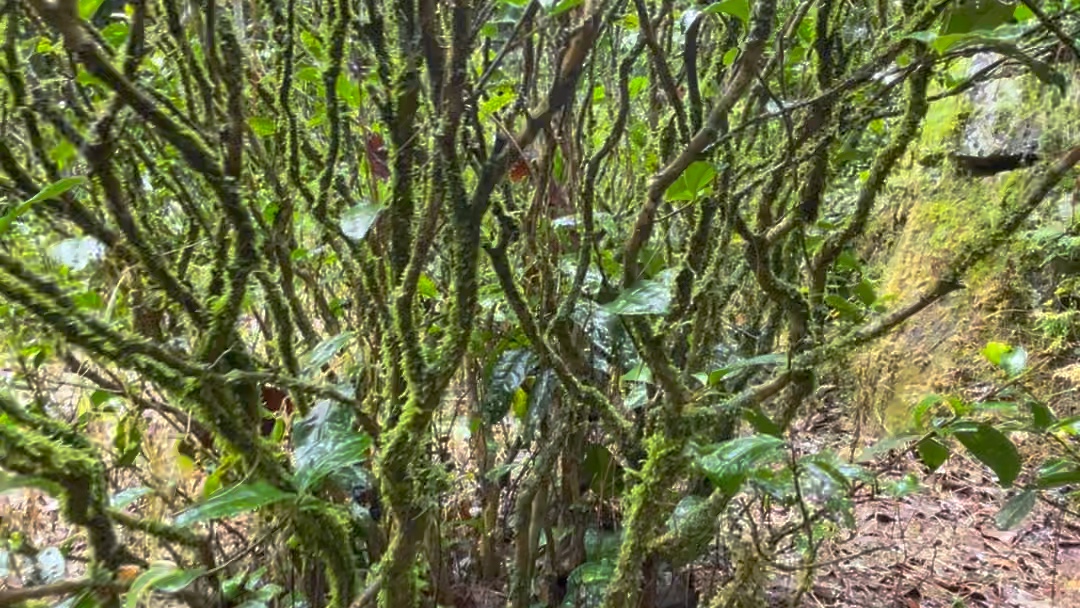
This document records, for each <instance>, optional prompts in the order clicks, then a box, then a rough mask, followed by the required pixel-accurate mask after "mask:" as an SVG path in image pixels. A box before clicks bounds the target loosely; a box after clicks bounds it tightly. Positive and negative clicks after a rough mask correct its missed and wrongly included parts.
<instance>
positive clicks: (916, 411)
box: [911, 395, 945, 429]
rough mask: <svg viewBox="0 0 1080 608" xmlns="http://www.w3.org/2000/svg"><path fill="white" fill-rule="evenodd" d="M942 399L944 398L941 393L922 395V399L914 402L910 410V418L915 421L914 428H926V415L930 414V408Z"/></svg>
mask: <svg viewBox="0 0 1080 608" xmlns="http://www.w3.org/2000/svg"><path fill="white" fill-rule="evenodd" d="M942 401H945V398H944V397H942V396H941V395H927V396H925V397H923V398H922V401H920V402H919V403H918V404H916V405H915V407H914V408H912V410H911V419H912V420H913V421H914V422H915V428H918V429H924V428H926V417H927V415H929V414H930V410H932V409H933V407H934V406H935V405H937V404H939V403H941V402H942Z"/></svg>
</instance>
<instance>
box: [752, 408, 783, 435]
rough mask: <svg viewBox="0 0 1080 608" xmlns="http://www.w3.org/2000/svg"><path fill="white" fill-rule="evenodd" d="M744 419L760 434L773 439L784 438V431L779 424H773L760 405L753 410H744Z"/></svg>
mask: <svg viewBox="0 0 1080 608" xmlns="http://www.w3.org/2000/svg"><path fill="white" fill-rule="evenodd" d="M743 418H745V419H746V421H747V422H749V423H750V426H752V427H754V430H755V431H757V432H759V433H764V434H766V435H771V436H773V437H777V438H780V437H783V436H784V429H782V428H780V425H779V424H776V423H775V422H773V419H772V418H769V415H768V414H766V413H765V411H764V410H762V409H761V406H760V405H755V406H754V407H751V408H746V409H745V410H743Z"/></svg>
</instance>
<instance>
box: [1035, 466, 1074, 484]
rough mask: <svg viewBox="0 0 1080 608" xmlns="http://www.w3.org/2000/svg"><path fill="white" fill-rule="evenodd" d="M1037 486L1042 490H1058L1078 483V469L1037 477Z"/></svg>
mask: <svg viewBox="0 0 1080 608" xmlns="http://www.w3.org/2000/svg"><path fill="white" fill-rule="evenodd" d="M1037 483H1038V486H1039V487H1040V488H1043V489H1048V488H1059V487H1061V486H1068V485H1072V484H1077V483H1080V469H1074V470H1071V471H1068V470H1067V471H1056V472H1053V473H1046V474H1044V475H1040V476H1039V480H1038V482H1037Z"/></svg>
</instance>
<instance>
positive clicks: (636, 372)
mask: <svg viewBox="0 0 1080 608" xmlns="http://www.w3.org/2000/svg"><path fill="white" fill-rule="evenodd" d="M619 380H620V381H622V382H645V383H652V381H653V378H652V370H651V369H649V366H648V365H646V364H645V363H644V362H642V363H638V364H637V365H635V366H634V368H633V369H631V370H630V371H628V372H626V373H625V374H623V375H622V377H621V378H619Z"/></svg>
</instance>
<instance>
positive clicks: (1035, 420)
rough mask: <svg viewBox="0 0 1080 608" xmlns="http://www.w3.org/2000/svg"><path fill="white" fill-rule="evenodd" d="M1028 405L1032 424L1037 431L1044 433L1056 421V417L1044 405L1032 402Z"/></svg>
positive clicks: (1039, 402) (1048, 407)
mask: <svg viewBox="0 0 1080 608" xmlns="http://www.w3.org/2000/svg"><path fill="white" fill-rule="evenodd" d="M1030 405H1031V417H1032V424H1034V425H1035V428H1036V429H1037V430H1039V431H1045V430H1046V429H1048V428H1050V427H1051V426H1052V425H1053V424H1054V422H1056V421H1057V416H1055V415H1054V412H1053V410H1051V409H1050V406H1048V405H1046V404H1045V403H1042V402H1041V401H1032V402H1031V403H1030Z"/></svg>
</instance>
